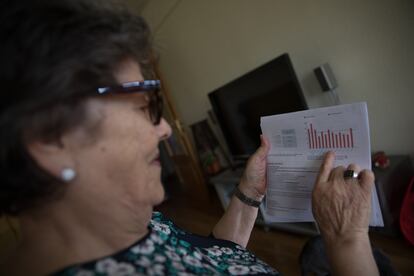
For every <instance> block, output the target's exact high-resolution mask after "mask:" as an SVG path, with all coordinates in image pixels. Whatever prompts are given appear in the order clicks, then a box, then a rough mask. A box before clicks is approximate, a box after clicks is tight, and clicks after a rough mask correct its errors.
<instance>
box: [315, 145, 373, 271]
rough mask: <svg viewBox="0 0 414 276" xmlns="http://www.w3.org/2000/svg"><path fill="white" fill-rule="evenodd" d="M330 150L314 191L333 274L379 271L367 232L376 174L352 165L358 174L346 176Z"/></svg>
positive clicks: (319, 223) (316, 210)
mask: <svg viewBox="0 0 414 276" xmlns="http://www.w3.org/2000/svg"><path fill="white" fill-rule="evenodd" d="M334 159H335V154H334V153H333V152H328V153H327V154H326V156H325V159H324V161H323V163H322V165H321V168H320V171H319V175H318V177H317V180H316V183H315V186H314V189H313V193H312V211H313V215H314V217H315V219H316V221H317V223H318V225H319V229H320V231H321V234H322V238H323V240H324V242H325V247H326V252H327V255H328V259H329V262H330V266H331V269H332V272H333V273H332V274H334V275H378V269H377V266H376V263H375V261H374V258H373V255H372V250H371V245H370V241H369V236H368V226H369V221H370V213H371V189H372V185H373V183H374V174H373V173H372V172H371V171H368V170H363V171H361V172H360V168H359V167H358V166H357V165H353V164H351V165H349V166H348V168H347V170H353V171H354V172H356V173H359V174H358V178H346V179H345V178H344V171H345V168H344V167H337V168H333V165H334Z"/></svg>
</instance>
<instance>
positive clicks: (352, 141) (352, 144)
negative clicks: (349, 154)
mask: <svg viewBox="0 0 414 276" xmlns="http://www.w3.org/2000/svg"><path fill="white" fill-rule="evenodd" d="M349 132H350V133H351V148H353V147H354V136H353V134H352V128H350V129H349Z"/></svg>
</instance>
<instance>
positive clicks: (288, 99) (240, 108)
mask: <svg viewBox="0 0 414 276" xmlns="http://www.w3.org/2000/svg"><path fill="white" fill-rule="evenodd" d="M208 97H209V100H210V103H211V105H212V107H213V111H214V114H215V116H216V118H217V121H218V123H219V125H220V128H221V130H222V132H223V135H224V138H225V140H226V143H227V146H228V148H229V150H230V153H231V155H232V158H233V159H234V160H238V159H245V158H247V157H248V156H250V155H251V154H252V153H253V152H254V151H255V150H256V149H257V148H258V147H259V145H260V134H261V131H260V117H261V116H266V115H274V114H282V113H287V112H294V111H300V110H305V109H308V106H307V104H306V100H305V98H304V96H303V92H302V89H301V87H300V84H299V81H298V79H297V76H296V74H295V71H294V69H293V66H292V62H291V60H290V58H289V55H288V54H287V53H285V54H282V55H281V56H279V57H277V58H275V59H273V60H271V61H269V62H267V63H265V64H263V65H261V66H260V67H258V68H256V69H254V70H252V71H250V72H248V73H246V74H244V75H242V76H241V77H238V78H236V79H235V80H233V81H231V82H229V83H227V84H225V85H223V86H222V87H219V88H217V89H215V90H214V91H212V92H210V93H209V94H208Z"/></svg>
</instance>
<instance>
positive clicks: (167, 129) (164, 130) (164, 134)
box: [155, 118, 172, 141]
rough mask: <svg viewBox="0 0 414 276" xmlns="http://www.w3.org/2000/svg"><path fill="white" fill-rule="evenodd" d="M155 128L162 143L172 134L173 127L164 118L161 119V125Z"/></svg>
mask: <svg viewBox="0 0 414 276" xmlns="http://www.w3.org/2000/svg"><path fill="white" fill-rule="evenodd" d="M155 127H156V129H157V134H158V137H159V138H160V141H162V140H165V139H167V138H168V137H170V136H171V134H172V129H171V126H170V125H169V124H168V123H167V121H166V120H165V119H164V118H161V121H160V123H159V124H158V125H156V126H155Z"/></svg>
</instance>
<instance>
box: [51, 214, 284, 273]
mask: <svg viewBox="0 0 414 276" xmlns="http://www.w3.org/2000/svg"><path fill="white" fill-rule="evenodd" d="M193 274H198V275H223V274H227V275H279V274H278V272H277V271H276V270H274V269H273V268H271V267H270V266H269V265H267V264H266V263H264V262H263V261H261V260H259V259H258V258H256V257H255V256H254V255H253V254H252V253H250V252H249V251H247V250H246V249H245V248H243V247H242V246H240V245H238V244H236V243H233V242H231V241H227V240H219V239H215V238H211V237H202V236H198V235H195V234H191V233H189V232H186V231H183V230H181V229H179V228H178V227H177V226H176V225H174V223H173V222H172V221H170V220H167V219H165V218H164V217H163V216H162V214H161V213H159V212H154V213H153V217H152V220H151V222H150V225H149V233H148V234H147V235H146V236H145V237H143V238H142V239H141V240H139V241H138V242H136V243H135V244H133V245H131V246H130V247H128V248H126V249H124V250H122V251H120V252H118V253H116V254H114V255H112V256H108V257H104V258H102V259H98V260H94V261H90V262H87V263H81V264H76V265H73V266H70V267H67V268H65V269H62V270H60V271H59V272H56V273H54V274H53V275H68V276H75V275H76V276H89V275H116V276H126V275H193Z"/></svg>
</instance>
